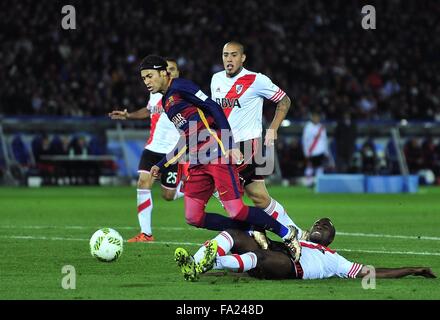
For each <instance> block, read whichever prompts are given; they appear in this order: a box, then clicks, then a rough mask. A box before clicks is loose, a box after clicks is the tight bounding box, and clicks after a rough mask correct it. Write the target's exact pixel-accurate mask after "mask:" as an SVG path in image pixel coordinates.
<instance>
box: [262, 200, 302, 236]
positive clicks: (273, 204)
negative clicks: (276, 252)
mask: <svg viewBox="0 0 440 320" xmlns="http://www.w3.org/2000/svg"><path fill="white" fill-rule="evenodd" d="M264 211H265V212H266V213H267V214H268V215H270V216H271V217H272V218H274V219H275V220H277V221H278V222H279V223H281V224H282V225H284V226H294V227H295V228H297V229H298V239H299V238H301V236H302V230H301V229H300V228H299V227H298V226H297V225H296V224H295V223H294V222H293V220H292V219H291V218H290V217H289V215H288V214H287V211H286V209H284V207H283V206H282V205H281V204H280V203H279V202H278V201H276V200H275V199H273V198H271V200H270V204H269V206H268V207H267V208H266V209H264Z"/></svg>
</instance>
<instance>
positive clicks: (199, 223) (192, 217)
mask: <svg viewBox="0 0 440 320" xmlns="http://www.w3.org/2000/svg"><path fill="white" fill-rule="evenodd" d="M203 218H204V215H203V214H187V213H186V214H185V220H186V223H187V224H189V225H191V226H194V227H197V228H202V227H203V220H204V219H203Z"/></svg>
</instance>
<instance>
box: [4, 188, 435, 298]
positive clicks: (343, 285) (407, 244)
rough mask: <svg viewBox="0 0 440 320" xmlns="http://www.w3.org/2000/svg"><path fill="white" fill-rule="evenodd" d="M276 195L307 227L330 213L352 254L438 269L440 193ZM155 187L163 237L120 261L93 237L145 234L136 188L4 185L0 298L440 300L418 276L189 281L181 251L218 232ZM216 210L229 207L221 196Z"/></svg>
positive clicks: (128, 250) (156, 222)
mask: <svg viewBox="0 0 440 320" xmlns="http://www.w3.org/2000/svg"><path fill="white" fill-rule="evenodd" d="M269 191H270V193H271V195H272V196H273V197H274V198H275V199H277V200H278V201H279V202H280V203H282V204H283V205H284V206H285V208H286V209H287V210H288V212H289V214H290V216H291V217H292V218H293V219H294V220H295V221H296V222H297V224H298V225H300V226H302V227H309V226H310V225H311V224H312V223H313V222H314V221H315V220H316V219H317V218H320V217H323V216H329V217H331V218H332V219H333V222H334V223H335V226H336V230H337V233H336V239H335V241H334V243H333V244H332V246H331V247H332V248H333V249H336V250H337V251H338V252H339V253H340V254H342V255H343V256H345V257H346V258H347V259H349V260H352V261H356V262H359V263H363V264H369V265H374V266H377V267H379V266H382V267H399V266H430V267H432V268H433V270H434V272H435V273H436V274H437V275H438V276H439V275H440V189H437V188H424V189H421V190H420V192H419V193H418V194H412V195H400V194H399V195H336V194H331V195H319V194H314V193H313V191H312V190H309V189H304V188H299V187H292V188H282V187H271V188H269ZM153 192H154V193H153V194H154V196H155V197H154V200H153V201H154V212H153V228H154V235H155V237H156V239H157V240H156V242H155V243H146V244H145V243H134V244H128V243H124V252H123V254H122V256H121V258H120V259H119V260H118V261H116V262H113V263H102V262H99V261H98V260H96V259H95V258H93V257H92V256H91V255H90V252H89V246H88V241H89V238H90V236H91V235H92V234H93V232H94V231H96V230H97V229H98V228H100V227H111V228H114V229H116V230H118V231H119V232H120V233H121V235H122V236H123V237H124V239H128V238H129V237H131V236H133V235H135V234H136V233H137V232H138V221H137V213H136V189H135V188H134V187H107V188H99V187H97V188H93V187H90V188H86V187H64V188H41V189H26V188H0V243H1V246H0V247H1V252H2V259H0V299H147V300H153V299H154V300H174V299H179V300H180V299H183V300H187V299H191V300H198V299H228V300H235V299H241V300H242V299H245V300H248V299H249V300H263V299H276V300H280V299H440V282H439V280H438V279H433V280H431V279H424V278H418V277H408V278H403V279H386V280H384V279H377V281H376V289H374V290H373V289H370V290H365V289H363V288H362V285H361V280H360V279H355V280H352V279H351V280H348V279H327V280H313V281H311V280H307V281H306V280H302V281H298V280H285V281H267V280H257V279H253V278H250V277H238V276H236V275H234V274H231V273H228V274H223V273H219V272H209V273H207V274H206V275H204V276H202V277H201V279H200V281H199V282H194V283H188V282H185V281H184V280H183V277H182V275H181V273H180V271H179V270H178V269H177V267H176V265H175V263H174V260H173V258H174V257H173V253H174V250H175V248H176V247H178V246H183V247H185V248H187V249H188V250H189V251H190V252H192V253H194V252H195V250H196V249H197V248H198V245H200V244H201V243H203V242H204V241H205V240H206V239H208V238H212V237H214V236H215V235H216V234H217V233H216V232H213V231H207V230H201V229H196V228H194V227H191V226H189V225H187V224H186V223H185V220H184V214H183V201H182V199H179V200H177V201H174V202H165V201H164V200H162V199H160V197H159V196H158V195H160V190H159V189H158V188H157V187H155V189H154V191H153ZM246 202H249V201H248V200H246ZM208 209H209V210H211V211H217V212H223V210H222V209H221V207H220V205H219V204H218V203H217V201H216V200H215V199H214V200H211V201H210V203H209V205H208ZM419 237H421V238H419ZM424 237H427V238H424ZM65 265H71V266H74V268H75V271H76V289H74V290H65V289H63V288H62V286H61V283H62V280H63V277H64V276H66V274H65V273H63V272H62V268H63V266H65Z"/></svg>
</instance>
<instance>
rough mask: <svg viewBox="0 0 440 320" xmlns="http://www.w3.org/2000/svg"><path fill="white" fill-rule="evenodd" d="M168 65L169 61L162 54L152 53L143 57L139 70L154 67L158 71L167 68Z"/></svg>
mask: <svg viewBox="0 0 440 320" xmlns="http://www.w3.org/2000/svg"><path fill="white" fill-rule="evenodd" d="M167 66H168V64H167V61H166V60H165V59H164V58H162V57H161V56H157V55H154V54H150V55H148V56H146V57H145V58H143V59H142V61H141V64H140V66H139V71H142V70H146V69H153V70H158V71H160V70H166V69H167Z"/></svg>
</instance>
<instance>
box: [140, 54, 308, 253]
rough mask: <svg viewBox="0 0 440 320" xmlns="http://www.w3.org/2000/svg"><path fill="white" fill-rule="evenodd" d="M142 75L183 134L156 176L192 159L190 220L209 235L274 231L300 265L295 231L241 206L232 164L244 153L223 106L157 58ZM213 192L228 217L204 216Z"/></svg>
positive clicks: (146, 63)
mask: <svg viewBox="0 0 440 320" xmlns="http://www.w3.org/2000/svg"><path fill="white" fill-rule="evenodd" d="M140 70H141V74H142V77H143V78H144V79H145V85H146V86H147V89H148V90H149V91H150V92H151V93H157V92H160V93H162V94H163V98H162V105H163V108H164V111H165V112H166V114H167V116H168V118H169V119H170V120H171V121H172V122H173V123H174V125H175V126H176V128H177V129H178V130H179V131H180V132H181V139H180V141H179V143H178V145H177V146H176V148H175V150H174V151H172V152H170V153H169V154H168V155H167V156H166V157H164V159H162V160H161V161H160V162H158V163H157V165H156V166H153V167H152V168H151V170H150V172H151V174H152V176H153V177H159V174H160V173H161V172H163V171H164V170H165V169H166V168H167V167H169V166H170V165H173V164H174V163H176V162H177V161H178V160H179V159H180V158H181V157H182V155H184V154H185V153H186V152H187V151H188V154H189V159H190V161H189V162H190V167H189V169H188V177H187V179H186V181H185V185H184V188H185V189H184V190H185V195H184V200H185V218H186V221H187V222H188V223H189V224H191V225H193V226H196V227H199V228H206V229H209V230H225V229H227V228H229V227H228V226H230V227H235V228H238V229H248V228H249V227H250V226H251V225H256V226H258V227H261V228H264V229H268V230H271V231H272V232H274V233H276V234H277V235H279V236H280V237H281V238H282V239H283V240H284V242H285V243H286V244H287V246H288V248H289V250H290V252H291V254H292V256H293V257H294V259H295V260H298V259H299V256H300V254H301V248H299V246H298V240H297V238H296V237H297V229H296V228H295V227H293V226H285V225H282V224H281V223H279V222H278V221H277V220H275V219H273V218H272V217H270V216H269V215H267V214H266V213H265V212H264V211H263V210H261V209H259V208H256V207H249V206H246V205H245V204H244V203H243V201H242V187H241V184H240V183H239V177H238V171H237V167H236V165H234V164H233V163H237V162H238V161H240V160H241V157H242V154H241V152H240V151H239V150H238V149H237V147H236V145H235V142H234V141H233V136H232V134H231V127H230V125H229V123H228V121H227V119H226V117H225V115H224V113H223V111H222V109H221V107H220V106H219V105H218V104H216V103H215V102H214V101H213V100H211V99H210V98H209V97H208V96H207V95H206V94H204V93H203V92H202V91H201V90H200V88H199V87H198V86H197V85H196V84H194V83H193V82H191V81H189V80H186V79H181V78H171V77H170V75H169V73H168V72H167V71H166V61H165V60H164V59H163V58H161V57H159V56H154V55H150V56H147V57H145V58H144V59H143V61H142V63H141V66H140ZM231 161H233V162H232V163H231ZM214 189H217V190H218V191H219V194H220V198H221V200H222V203H223V205H224V207H225V210H226V212H227V213H228V215H229V218H228V217H225V216H222V215H219V214H215V213H208V212H206V211H205V207H206V204H207V203H208V200H209V199H210V197H211V196H212V193H213V191H214Z"/></svg>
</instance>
